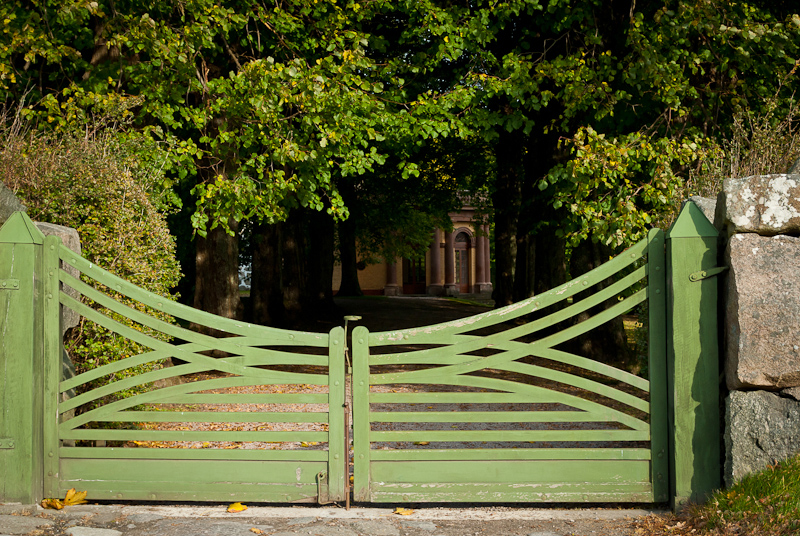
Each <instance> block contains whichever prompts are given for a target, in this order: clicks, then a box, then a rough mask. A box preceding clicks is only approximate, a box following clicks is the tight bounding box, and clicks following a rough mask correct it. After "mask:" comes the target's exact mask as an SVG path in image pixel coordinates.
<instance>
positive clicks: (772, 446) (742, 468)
mask: <svg viewBox="0 0 800 536" xmlns="http://www.w3.org/2000/svg"><path fill="white" fill-rule="evenodd" d="M725 410H726V411H725V483H726V485H728V486H730V485H731V484H733V483H734V482H735V481H737V480H739V479H741V478H742V477H744V476H745V475H748V474H750V473H754V472H757V471H760V470H762V469H764V468H765V467H766V466H767V465H769V464H771V463H774V462H775V461H780V460H785V459H787V458H789V457H791V456H792V455H794V454H795V453H797V452H800V402H798V401H796V400H792V399H789V398H782V397H780V396H778V395H777V394H774V393H769V392H767V391H749V392H746V391H734V392H732V393H731V394H730V395H729V396H728V398H727V400H726V401H725Z"/></svg>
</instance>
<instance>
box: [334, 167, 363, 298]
mask: <svg viewBox="0 0 800 536" xmlns="http://www.w3.org/2000/svg"><path fill="white" fill-rule="evenodd" d="M339 192H340V193H341V195H342V200H343V201H344V204H345V206H347V208H348V209H349V210H350V217H349V218H347V219H346V220H344V221H341V222H339V261H340V262H341V263H342V281H341V283H340V284H339V291H338V292H337V293H336V295H337V296H363V295H364V293H363V292H361V285H360V284H359V282H358V255H357V253H356V221H355V220H356V218H355V211H356V210H357V203H358V199H357V196H356V191H355V188H354V187H353V183H352V182H350V181H347V180H342V181H341V183H340V185H339Z"/></svg>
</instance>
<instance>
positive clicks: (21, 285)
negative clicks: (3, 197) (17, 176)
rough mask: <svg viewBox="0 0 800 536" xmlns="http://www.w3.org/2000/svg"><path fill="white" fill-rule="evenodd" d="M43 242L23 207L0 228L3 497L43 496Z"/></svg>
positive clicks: (29, 499) (31, 499)
mask: <svg viewBox="0 0 800 536" xmlns="http://www.w3.org/2000/svg"><path fill="white" fill-rule="evenodd" d="M43 241H44V235H43V234H42V233H41V231H39V229H37V228H36V226H35V225H34V224H33V222H32V221H31V220H30V218H28V216H27V215H26V214H24V213H23V212H15V213H14V214H12V215H11V217H10V218H9V219H8V221H6V223H5V225H3V227H2V229H0V370H2V371H3V376H2V377H0V502H21V503H23V504H32V503H35V502H38V501H40V500H41V499H42V498H43V497H42V495H43V489H42V485H43V484H42V464H43V450H42V449H43V446H42V423H41V419H42V376H43V362H42V350H43V348H42V347H43V341H42V337H41V332H42V319H41V314H40V313H41V308H42V304H41V294H42V288H41V280H40V277H39V276H40V265H41V257H42V252H41V249H42V243H43Z"/></svg>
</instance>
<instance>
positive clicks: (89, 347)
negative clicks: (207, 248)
mask: <svg viewBox="0 0 800 536" xmlns="http://www.w3.org/2000/svg"><path fill="white" fill-rule="evenodd" d="M88 124H89V125H91V124H92V123H88ZM30 126H31V125H30V124H28V123H26V122H25V121H24V120H21V119H17V121H15V122H12V123H11V124H10V126H9V125H8V123H6V126H5V127H4V128H3V129H2V130H0V140H2V149H1V150H0V180H2V182H4V183H5V184H6V185H7V186H8V187H9V188H11V189H12V190H13V191H15V193H16V194H17V195H19V196H20V197H21V198H22V199H23V202H24V203H25V204H26V206H27V207H28V212H29V214H30V215H31V217H32V218H34V219H36V220H39V221H46V222H50V223H56V224H59V225H65V226H69V227H74V228H75V229H77V231H78V234H79V236H80V238H81V246H82V255H83V256H84V257H85V258H87V259H88V260H90V261H92V262H93V263H95V264H97V265H98V266H100V267H102V268H104V269H106V270H108V271H110V272H112V273H114V274H116V275H118V276H119V277H122V278H124V279H126V280H128V281H130V282H132V283H134V284H136V285H139V286H141V287H143V288H145V289H147V290H149V291H151V292H154V293H156V294H159V295H161V296H165V297H168V298H174V296H172V295H171V288H172V287H174V286H175V285H176V284H177V282H178V279H179V277H180V271H179V266H178V263H177V261H176V259H175V255H174V250H175V244H174V239H173V237H172V236H171V235H170V234H169V231H168V230H167V226H166V222H165V219H164V215H163V214H162V213H161V212H159V209H158V207H159V203H160V202H159V201H158V196H157V191H156V190H154V189H153V188H154V186H156V185H159V180H160V178H161V177H160V174H159V172H158V171H155V170H153V169H152V168H151V167H149V166H148V165H146V162H147V159H141V158H140V155H147V154H148V152H152V150H153V147H152V146H151V145H150V144H149V142H148V141H147V140H138V139H137V138H136V137H132V136H130V135H128V134H127V133H125V132H123V131H120V130H119V129H108V128H100V127H98V128H97V129H95V130H94V131H93V132H92V133H91V134H90V135H89V134H87V135H85V136H78V135H77V134H76V133H75V132H74V131H68V130H62V131H57V132H37V131H36V130H34V129H32V128H26V127H30ZM83 279H84V281H85V282H87V283H89V284H93V285H94V286H95V287H97V288H99V289H100V290H102V291H104V292H106V293H108V294H110V295H111V296H112V297H114V298H116V299H118V300H120V301H122V302H123V303H125V304H126V305H129V306H131V307H136V308H138V309H140V310H142V311H145V310H146V308H144V306H142V305H141V304H137V303H135V302H133V301H132V300H129V299H127V298H122V297H121V296H120V295H118V294H116V293H115V292H112V291H109V289H106V288H102V287H101V286H99V285H98V284H97V283H92V281H91V280H89V279H88V278H86V277H85V276H84V277H83ZM87 303H88V304H89V305H91V306H93V307H95V308H97V309H98V310H100V311H101V312H102V313H103V314H106V315H108V316H111V317H112V318H113V319H114V320H116V321H118V322H121V323H123V324H125V325H128V326H131V327H134V328H135V329H138V330H140V331H143V332H146V333H148V334H149V335H151V336H154V337H157V338H160V339H162V340H163V339H165V336H164V335H160V334H157V333H155V332H152V330H149V329H148V328H145V327H143V326H138V325H135V324H133V323H132V322H131V321H130V320H128V319H125V318H124V317H122V316H120V315H117V314H115V313H112V312H110V311H108V310H106V309H104V308H102V307H100V306H98V305H96V304H93V303H91V302H89V301H88V300H87ZM147 312H148V313H149V314H151V315H153V316H156V317H158V318H161V319H162V320H165V321H171V318H169V317H168V316H167V315H164V314H162V313H159V312H156V311H152V310H147ZM65 344H66V347H67V350H68V352H69V354H70V356H71V358H72V360H73V362H74V363H75V365H76V369H77V371H78V372H79V373H80V372H84V371H86V370H90V369H93V368H96V367H99V366H102V365H104V364H107V363H110V362H113V361H116V360H119V359H123V358H125V357H128V356H131V355H136V354H139V353H142V352H143V351H146V349H145V348H144V347H142V346H140V345H138V344H136V343H134V342H132V341H130V340H128V339H125V338H124V337H121V336H118V335H116V334H114V333H112V332H110V331H108V330H107V329H105V328H103V327H101V326H99V325H97V324H94V323H93V322H90V321H88V320H86V319H85V318H81V322H80V324H79V326H77V327H76V328H73V329H72V330H70V332H69V333H68V334H67V340H66V342H65ZM154 367H155V368H158V367H160V364H158V363H155V364H151V365H147V366H138V367H131V368H129V369H126V370H124V371H122V372H120V373H118V374H116V375H114V377H113V378H109V377H106V378H100V379H99V380H97V381H95V382H93V383H91V384H88V385H85V386H83V389H90V388H92V387H94V386H97V385H101V384H105V383H108V382H111V381H115V380H118V379H121V378H124V377H129V376H133V375H135V374H138V373H142V372H145V371H147V370H151V369H153V368H154ZM133 392H135V390H129V391H125V392H121V393H117V394H116V395H115V396H121V397H124V396H128V395H130V394H131V393H133Z"/></svg>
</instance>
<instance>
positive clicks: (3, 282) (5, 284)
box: [0, 279, 19, 290]
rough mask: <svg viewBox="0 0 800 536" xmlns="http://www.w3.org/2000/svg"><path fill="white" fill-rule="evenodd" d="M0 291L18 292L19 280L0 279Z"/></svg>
mask: <svg viewBox="0 0 800 536" xmlns="http://www.w3.org/2000/svg"><path fill="white" fill-rule="evenodd" d="M0 290H19V279H0Z"/></svg>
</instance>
